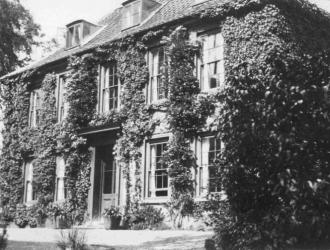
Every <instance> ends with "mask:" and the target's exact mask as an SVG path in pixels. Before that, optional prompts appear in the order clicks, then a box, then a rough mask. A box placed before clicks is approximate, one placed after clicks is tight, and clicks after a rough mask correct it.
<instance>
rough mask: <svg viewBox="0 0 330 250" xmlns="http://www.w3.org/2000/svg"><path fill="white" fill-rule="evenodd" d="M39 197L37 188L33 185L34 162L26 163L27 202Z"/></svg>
mask: <svg viewBox="0 0 330 250" xmlns="http://www.w3.org/2000/svg"><path fill="white" fill-rule="evenodd" d="M36 199H37V195H36V192H35V189H34V187H33V162H27V163H26V164H25V199H24V200H25V202H27V203H28V202H31V201H34V200H36Z"/></svg>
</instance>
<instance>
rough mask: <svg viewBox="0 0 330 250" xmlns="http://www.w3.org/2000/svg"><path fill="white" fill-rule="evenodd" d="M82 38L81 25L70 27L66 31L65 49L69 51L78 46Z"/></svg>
mask: <svg viewBox="0 0 330 250" xmlns="http://www.w3.org/2000/svg"><path fill="white" fill-rule="evenodd" d="M71 30H72V31H71ZM82 37H83V25H82V24H81V23H78V24H75V25H72V26H70V27H69V28H68V31H67V48H68V49H69V48H73V47H76V46H78V45H79V44H80V42H81V40H82Z"/></svg>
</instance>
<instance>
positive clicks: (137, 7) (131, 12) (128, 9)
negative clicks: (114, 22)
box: [123, 1, 141, 29]
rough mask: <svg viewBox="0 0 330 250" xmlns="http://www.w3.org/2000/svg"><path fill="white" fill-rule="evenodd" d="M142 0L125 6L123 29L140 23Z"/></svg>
mask: <svg viewBox="0 0 330 250" xmlns="http://www.w3.org/2000/svg"><path fill="white" fill-rule="evenodd" d="M140 13H141V1H135V2H133V3H131V4H128V5H126V6H125V7H124V16H123V29H128V28H130V27H133V26H136V25H139V24H140V19H141V17H140Z"/></svg>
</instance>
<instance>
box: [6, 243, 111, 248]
mask: <svg viewBox="0 0 330 250" xmlns="http://www.w3.org/2000/svg"><path fill="white" fill-rule="evenodd" d="M57 249H58V248H57V247H56V244H55V243H41V242H17V241H9V242H8V247H7V248H6V250H57ZM88 249H90V250H117V248H116V249H115V248H113V247H108V246H89V248H88Z"/></svg>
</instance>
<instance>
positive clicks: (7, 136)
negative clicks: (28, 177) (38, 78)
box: [0, 75, 30, 210]
mask: <svg viewBox="0 0 330 250" xmlns="http://www.w3.org/2000/svg"><path fill="white" fill-rule="evenodd" d="M27 86H28V80H27V79H26V77H25V76H24V75H22V76H19V77H16V78H13V79H10V80H9V79H7V80H5V81H2V83H1V85H0V88H1V91H0V94H1V103H2V106H3V107H4V109H3V115H4V119H3V123H4V130H3V150H2V155H1V159H0V172H1V175H0V189H1V190H2V192H1V199H2V201H3V202H4V205H6V206H9V207H10V208H12V209H13V210H15V209H16V204H19V203H20V201H21V199H22V194H23V189H24V187H23V182H22V165H23V162H24V159H23V155H22V151H23V150H22V148H21V147H22V144H21V143H22V140H21V136H20V135H21V134H22V131H23V130H24V128H26V127H27V126H28V118H27V114H28V108H29V98H30V96H29V93H28V92H27Z"/></svg>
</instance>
